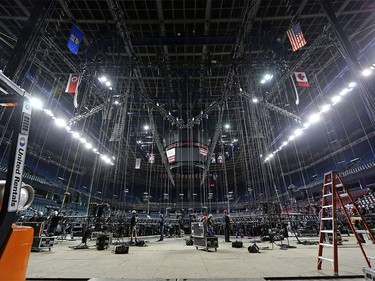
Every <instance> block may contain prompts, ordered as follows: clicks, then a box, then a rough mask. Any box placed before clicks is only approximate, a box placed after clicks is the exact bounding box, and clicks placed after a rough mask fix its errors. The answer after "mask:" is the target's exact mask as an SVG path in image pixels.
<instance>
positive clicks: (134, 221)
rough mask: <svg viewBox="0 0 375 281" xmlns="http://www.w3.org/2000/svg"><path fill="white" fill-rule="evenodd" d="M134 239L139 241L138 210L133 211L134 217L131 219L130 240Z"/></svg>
mask: <svg viewBox="0 0 375 281" xmlns="http://www.w3.org/2000/svg"><path fill="white" fill-rule="evenodd" d="M133 236H134V241H135V242H137V211H136V210H133V211H132V217H131V219H130V242H133Z"/></svg>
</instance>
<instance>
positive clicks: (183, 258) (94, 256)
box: [27, 236, 375, 281]
mask: <svg viewBox="0 0 375 281" xmlns="http://www.w3.org/2000/svg"><path fill="white" fill-rule="evenodd" d="M186 238H188V237H186ZM157 239H158V237H147V238H144V240H146V241H147V246H145V247H130V249H129V253H128V254H123V255H116V254H114V253H113V252H112V250H113V248H114V246H110V247H109V248H108V249H107V250H103V251H98V250H96V247H95V241H89V242H88V243H87V244H88V245H89V246H90V248H89V249H87V250H73V249H71V248H69V246H74V245H78V244H79V243H80V241H79V240H77V241H64V242H62V243H58V244H55V245H54V247H53V248H52V249H51V251H48V250H44V251H40V252H32V253H31V256H30V260H29V266H28V271H27V278H28V279H30V280H38V279H39V278H40V279H44V280H47V279H51V280H58V279H59V278H61V279H62V278H76V279H77V280H79V278H87V279H89V278H92V280H102V279H107V280H108V279H112V280H119V279H121V280H134V279H135V280H168V279H169V280H196V281H198V280H207V279H209V280H238V281H239V280H248V281H250V280H252V281H255V280H267V279H269V280H272V278H267V277H294V279H293V280H302V279H303V277H308V276H310V277H314V279H309V280H321V279H320V278H322V277H327V278H328V277H330V276H332V275H333V270H332V265H331V263H330V262H327V261H326V262H324V263H323V270H320V271H318V270H316V261H317V252H318V246H317V245H301V244H297V243H296V242H297V241H296V239H295V238H291V239H290V245H291V246H295V247H296V248H289V249H287V250H283V249H281V248H280V246H279V245H280V242H279V241H277V242H276V244H274V245H273V247H272V243H269V242H264V243H257V244H258V246H259V247H260V248H261V253H258V254H251V253H249V252H248V251H247V247H248V246H249V245H252V244H253V243H252V242H253V239H250V238H244V239H243V240H242V241H243V242H244V247H243V248H232V245H231V243H224V239H223V237H219V248H218V249H217V252H215V251H210V252H207V251H205V250H202V249H198V250H197V249H196V248H195V247H194V246H186V245H185V238H166V239H165V241H163V242H156V240H157ZM300 239H301V240H302V241H306V240H315V241H317V238H303V237H302V238H300ZM343 239H344V242H343V245H342V246H339V274H340V276H341V277H342V280H352V279H355V276H357V277H358V276H363V271H362V267H366V263H365V260H364V257H363V256H362V254H361V251H360V249H359V247H358V245H357V244H356V242H355V240H354V237H353V236H350V237H343ZM231 240H232V241H235V240H236V239H235V238H231ZM283 243H284V244H285V243H287V241H286V240H284V241H283ZM373 247H375V246H374V245H372V244H371V245H370V243H367V244H366V246H365V249H366V251H367V253H368V256H375V248H373ZM324 256H327V257H330V256H332V249H330V248H327V249H325V253H324ZM344 276H351V277H348V278H347V277H346V278H344ZM296 277H297V279H295V278H296ZM298 278H299V279H298ZM274 279H275V278H274ZM276 279H277V280H291V279H288V278H283V279H280V278H276ZM358 280H359V279H358ZM362 280H363V277H362Z"/></svg>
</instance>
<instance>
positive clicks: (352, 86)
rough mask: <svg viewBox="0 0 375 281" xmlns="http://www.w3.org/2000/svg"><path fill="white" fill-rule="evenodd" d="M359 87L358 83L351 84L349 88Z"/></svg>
mask: <svg viewBox="0 0 375 281" xmlns="http://www.w3.org/2000/svg"><path fill="white" fill-rule="evenodd" d="M356 85H357V83H356V82H350V83H349V88H354V87H355V86H356Z"/></svg>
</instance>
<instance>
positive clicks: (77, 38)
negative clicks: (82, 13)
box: [67, 24, 85, 55]
mask: <svg viewBox="0 0 375 281" xmlns="http://www.w3.org/2000/svg"><path fill="white" fill-rule="evenodd" d="M84 36H85V34H84V33H83V32H82V31H81V30H80V29H79V28H78V27H77V26H76V25H74V24H73V26H72V29H71V30H70V35H69V40H68V44H67V46H68V49H69V50H70V51H71V52H72V53H73V54H75V55H78V50H79V46H80V45H81V42H82V40H83V37H84Z"/></svg>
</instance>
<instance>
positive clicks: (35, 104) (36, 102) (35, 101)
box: [30, 97, 43, 109]
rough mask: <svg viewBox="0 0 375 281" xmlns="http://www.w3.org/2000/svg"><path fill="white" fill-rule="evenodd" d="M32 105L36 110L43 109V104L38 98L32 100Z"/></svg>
mask: <svg viewBox="0 0 375 281" xmlns="http://www.w3.org/2000/svg"><path fill="white" fill-rule="evenodd" d="M30 104H31V106H32V107H33V108H35V109H43V102H42V101H41V100H40V99H38V98H35V97H32V98H31V99H30Z"/></svg>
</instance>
